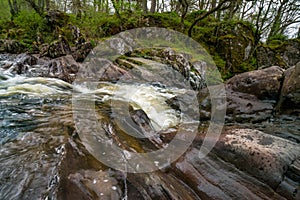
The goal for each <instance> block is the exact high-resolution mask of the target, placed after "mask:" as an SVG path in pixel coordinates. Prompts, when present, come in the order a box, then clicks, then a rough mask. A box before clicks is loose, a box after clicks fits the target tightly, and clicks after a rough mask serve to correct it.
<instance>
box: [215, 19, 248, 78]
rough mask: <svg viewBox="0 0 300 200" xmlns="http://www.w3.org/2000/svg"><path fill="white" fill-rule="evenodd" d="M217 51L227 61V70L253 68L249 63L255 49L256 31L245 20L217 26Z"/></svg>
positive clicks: (243, 70)
mask: <svg viewBox="0 0 300 200" xmlns="http://www.w3.org/2000/svg"><path fill="white" fill-rule="evenodd" d="M216 36H217V41H216V44H215V46H216V52H217V53H218V54H219V55H220V56H221V57H222V59H223V60H225V61H226V64H225V72H227V73H228V72H230V73H233V74H235V73H241V72H245V71H249V70H253V69H254V67H253V66H251V65H250V64H249V63H250V62H251V56H252V54H253V51H254V32H253V28H252V26H251V25H250V24H247V23H245V22H225V23H221V24H220V25H219V26H218V27H217V28H216Z"/></svg>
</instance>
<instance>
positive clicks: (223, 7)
mask: <svg viewBox="0 0 300 200" xmlns="http://www.w3.org/2000/svg"><path fill="white" fill-rule="evenodd" d="M230 1H231V0H221V1H220V2H219V4H218V5H217V6H216V7H214V8H212V9H211V10H209V11H207V12H205V13H204V14H202V15H200V16H198V17H197V18H196V19H195V21H194V22H193V23H192V25H191V26H190V28H189V30H188V36H189V37H192V30H193V28H194V26H195V25H196V24H197V23H198V22H199V21H201V20H203V19H205V18H206V17H208V16H209V15H211V14H213V13H214V12H216V11H219V10H226V9H228V8H229V7H230V4H228V5H226V3H228V2H230Z"/></svg>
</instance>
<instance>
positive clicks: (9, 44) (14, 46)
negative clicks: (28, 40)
mask: <svg viewBox="0 0 300 200" xmlns="http://www.w3.org/2000/svg"><path fill="white" fill-rule="evenodd" d="M3 48H4V52H6V53H14V54H16V53H21V52H23V51H24V50H25V47H24V45H23V44H21V43H20V42H19V41H17V40H4V42H3Z"/></svg>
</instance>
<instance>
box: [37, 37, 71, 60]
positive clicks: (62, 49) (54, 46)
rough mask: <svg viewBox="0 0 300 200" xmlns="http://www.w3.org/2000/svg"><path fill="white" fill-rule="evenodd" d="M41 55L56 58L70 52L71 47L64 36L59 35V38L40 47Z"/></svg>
mask: <svg viewBox="0 0 300 200" xmlns="http://www.w3.org/2000/svg"><path fill="white" fill-rule="evenodd" d="M40 51H41V55H42V56H47V57H49V58H58V57H61V56H65V55H68V54H71V48H70V46H69V43H68V41H67V40H66V38H65V37H63V36H59V39H58V40H56V41H54V42H52V43H51V44H50V45H43V46H42V47H41V50H40Z"/></svg>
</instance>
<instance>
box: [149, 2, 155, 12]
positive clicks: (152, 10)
mask: <svg viewBox="0 0 300 200" xmlns="http://www.w3.org/2000/svg"><path fill="white" fill-rule="evenodd" d="M155 8H156V0H151V8H150V13H154V12H155Z"/></svg>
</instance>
